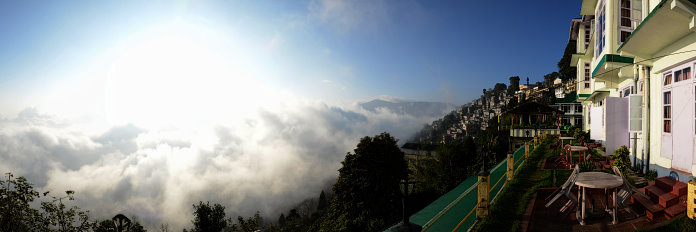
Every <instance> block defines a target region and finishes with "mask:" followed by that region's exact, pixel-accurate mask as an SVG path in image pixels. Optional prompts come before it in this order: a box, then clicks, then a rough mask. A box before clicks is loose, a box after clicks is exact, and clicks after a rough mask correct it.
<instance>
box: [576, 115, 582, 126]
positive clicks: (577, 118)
mask: <svg viewBox="0 0 696 232" xmlns="http://www.w3.org/2000/svg"><path fill="white" fill-rule="evenodd" d="M581 125H582V117H575V126H581Z"/></svg>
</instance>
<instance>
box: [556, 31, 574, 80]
mask: <svg viewBox="0 0 696 232" xmlns="http://www.w3.org/2000/svg"><path fill="white" fill-rule="evenodd" d="M575 46H576V44H575V40H571V41H568V44H567V45H566V48H565V51H563V57H561V60H559V61H558V64H557V66H558V73H559V74H560V77H561V79H563V81H569V80H574V79H575V76H576V73H575V72H576V70H577V69H576V67H570V61H571V58H572V56H573V53H575Z"/></svg>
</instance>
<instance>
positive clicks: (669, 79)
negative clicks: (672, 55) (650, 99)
mask: <svg viewBox="0 0 696 232" xmlns="http://www.w3.org/2000/svg"><path fill="white" fill-rule="evenodd" d="M670 84H672V74H671V73H670V74H667V75H666V76H665V80H664V81H663V82H662V85H663V86H667V85H670Z"/></svg>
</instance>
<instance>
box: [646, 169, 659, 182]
mask: <svg viewBox="0 0 696 232" xmlns="http://www.w3.org/2000/svg"><path fill="white" fill-rule="evenodd" d="M645 178H646V179H648V180H649V181H653V180H655V178H657V170H655V169H650V170H648V171H647V172H645Z"/></svg>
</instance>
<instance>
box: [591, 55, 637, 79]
mask: <svg viewBox="0 0 696 232" xmlns="http://www.w3.org/2000/svg"><path fill="white" fill-rule="evenodd" d="M605 62H616V63H626V64H633V57H625V56H620V55H616V54H605V55H604V56H602V59H601V60H599V63H597V66H595V69H594V70H593V71H592V78H594V77H595V76H596V75H597V72H599V70H600V69H601V68H602V65H604V63H605Z"/></svg>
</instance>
